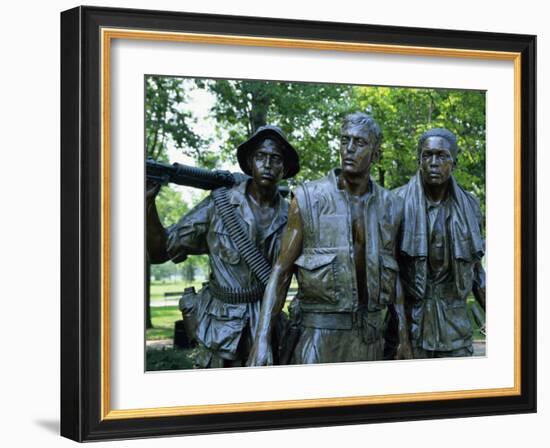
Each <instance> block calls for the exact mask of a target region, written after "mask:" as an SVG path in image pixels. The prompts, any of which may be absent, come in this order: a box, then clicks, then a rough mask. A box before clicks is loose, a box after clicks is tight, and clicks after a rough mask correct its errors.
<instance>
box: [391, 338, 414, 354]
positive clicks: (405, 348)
mask: <svg viewBox="0 0 550 448" xmlns="http://www.w3.org/2000/svg"><path fill="white" fill-rule="evenodd" d="M412 358H413V352H412V348H411V343H410V342H409V340H408V339H407V340H406V341H402V342H400V343H399V345H398V346H397V352H396V353H395V359H412Z"/></svg>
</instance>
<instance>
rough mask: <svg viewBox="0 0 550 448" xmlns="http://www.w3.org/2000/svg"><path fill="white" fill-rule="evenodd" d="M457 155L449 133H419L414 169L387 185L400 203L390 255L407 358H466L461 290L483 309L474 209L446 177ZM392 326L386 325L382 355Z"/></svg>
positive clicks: (467, 326) (468, 336) (467, 329)
mask: <svg viewBox="0 0 550 448" xmlns="http://www.w3.org/2000/svg"><path fill="white" fill-rule="evenodd" d="M457 154H458V146H457V142H456V137H455V135H454V134H453V133H452V132H450V131H449V130H447V129H437V128H436V129H431V130H429V131H427V132H425V133H424V134H422V136H421V137H420V139H419V142H418V167H419V169H418V172H417V174H416V175H415V176H414V177H412V178H411V180H410V181H409V182H408V183H407V184H406V185H403V186H402V187H400V188H398V189H396V190H395V193H396V194H397V195H398V196H400V197H401V198H403V200H404V213H403V220H402V224H401V230H400V236H399V257H398V260H399V265H400V272H401V280H402V283H403V289H404V292H405V297H406V309H407V317H408V321H409V325H410V339H411V343H412V346H413V352H414V356H415V358H440V357H451V356H471V355H472V354H473V348H472V333H473V330H472V325H471V323H470V319H469V318H468V314H467V304H466V299H467V296H468V294H470V292H473V293H474V296H475V297H476V299H477V300H478V302H479V303H480V305H481V306H482V308H483V309H485V272H484V270H483V267H482V265H481V259H482V257H483V254H484V241H483V238H482V233H481V212H480V208H479V203H478V201H477V199H476V198H475V197H474V196H473V195H472V194H470V193H468V192H466V191H464V190H463V189H462V188H461V187H460V185H458V183H457V182H456V180H455V179H454V177H453V175H452V172H453V170H454V168H455V166H456V163H457ZM395 324H396V322H395V320H392V321H390V324H389V326H388V333H389V334H388V338H387V339H388V343H389V345H388V348H387V351H388V353H390V354H391V341H392V339H395ZM392 333H393V335H392ZM392 336H393V337H392Z"/></svg>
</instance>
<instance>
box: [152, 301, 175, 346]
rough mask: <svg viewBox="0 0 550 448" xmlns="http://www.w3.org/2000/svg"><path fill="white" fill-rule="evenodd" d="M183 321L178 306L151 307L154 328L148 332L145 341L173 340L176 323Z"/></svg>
mask: <svg viewBox="0 0 550 448" xmlns="http://www.w3.org/2000/svg"><path fill="white" fill-rule="evenodd" d="M180 319H181V312H180V310H179V309H178V307H177V306H163V307H151V320H152V321H153V328H150V329H149V330H147V331H146V334H145V340H147V341H156V340H158V339H172V338H173V337H174V322H175V321H177V320H180Z"/></svg>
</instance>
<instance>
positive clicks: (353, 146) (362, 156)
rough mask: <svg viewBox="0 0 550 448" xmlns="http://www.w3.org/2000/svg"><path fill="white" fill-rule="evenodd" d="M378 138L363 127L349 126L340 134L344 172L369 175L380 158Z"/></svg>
mask: <svg viewBox="0 0 550 448" xmlns="http://www.w3.org/2000/svg"><path fill="white" fill-rule="evenodd" d="M378 150H379V148H378V147H377V144H376V138H375V136H374V135H372V133H371V132H370V131H369V129H368V128H366V127H365V126H362V125H348V126H346V127H344V128H343V129H342V133H341V134H340V157H341V161H342V170H343V171H344V172H345V173H348V174H362V173H368V172H369V170H370V166H371V164H372V163H373V162H374V161H375V160H376V159H377V158H378Z"/></svg>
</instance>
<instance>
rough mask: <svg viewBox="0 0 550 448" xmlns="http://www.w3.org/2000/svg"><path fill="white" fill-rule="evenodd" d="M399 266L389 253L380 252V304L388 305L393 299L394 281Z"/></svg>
mask: <svg viewBox="0 0 550 448" xmlns="http://www.w3.org/2000/svg"><path fill="white" fill-rule="evenodd" d="M398 272H399V266H398V264H397V261H396V260H395V258H394V257H393V255H390V254H384V253H382V254H380V297H379V303H380V305H388V304H390V303H393V302H394V300H395V282H396V280H397V273H398Z"/></svg>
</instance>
